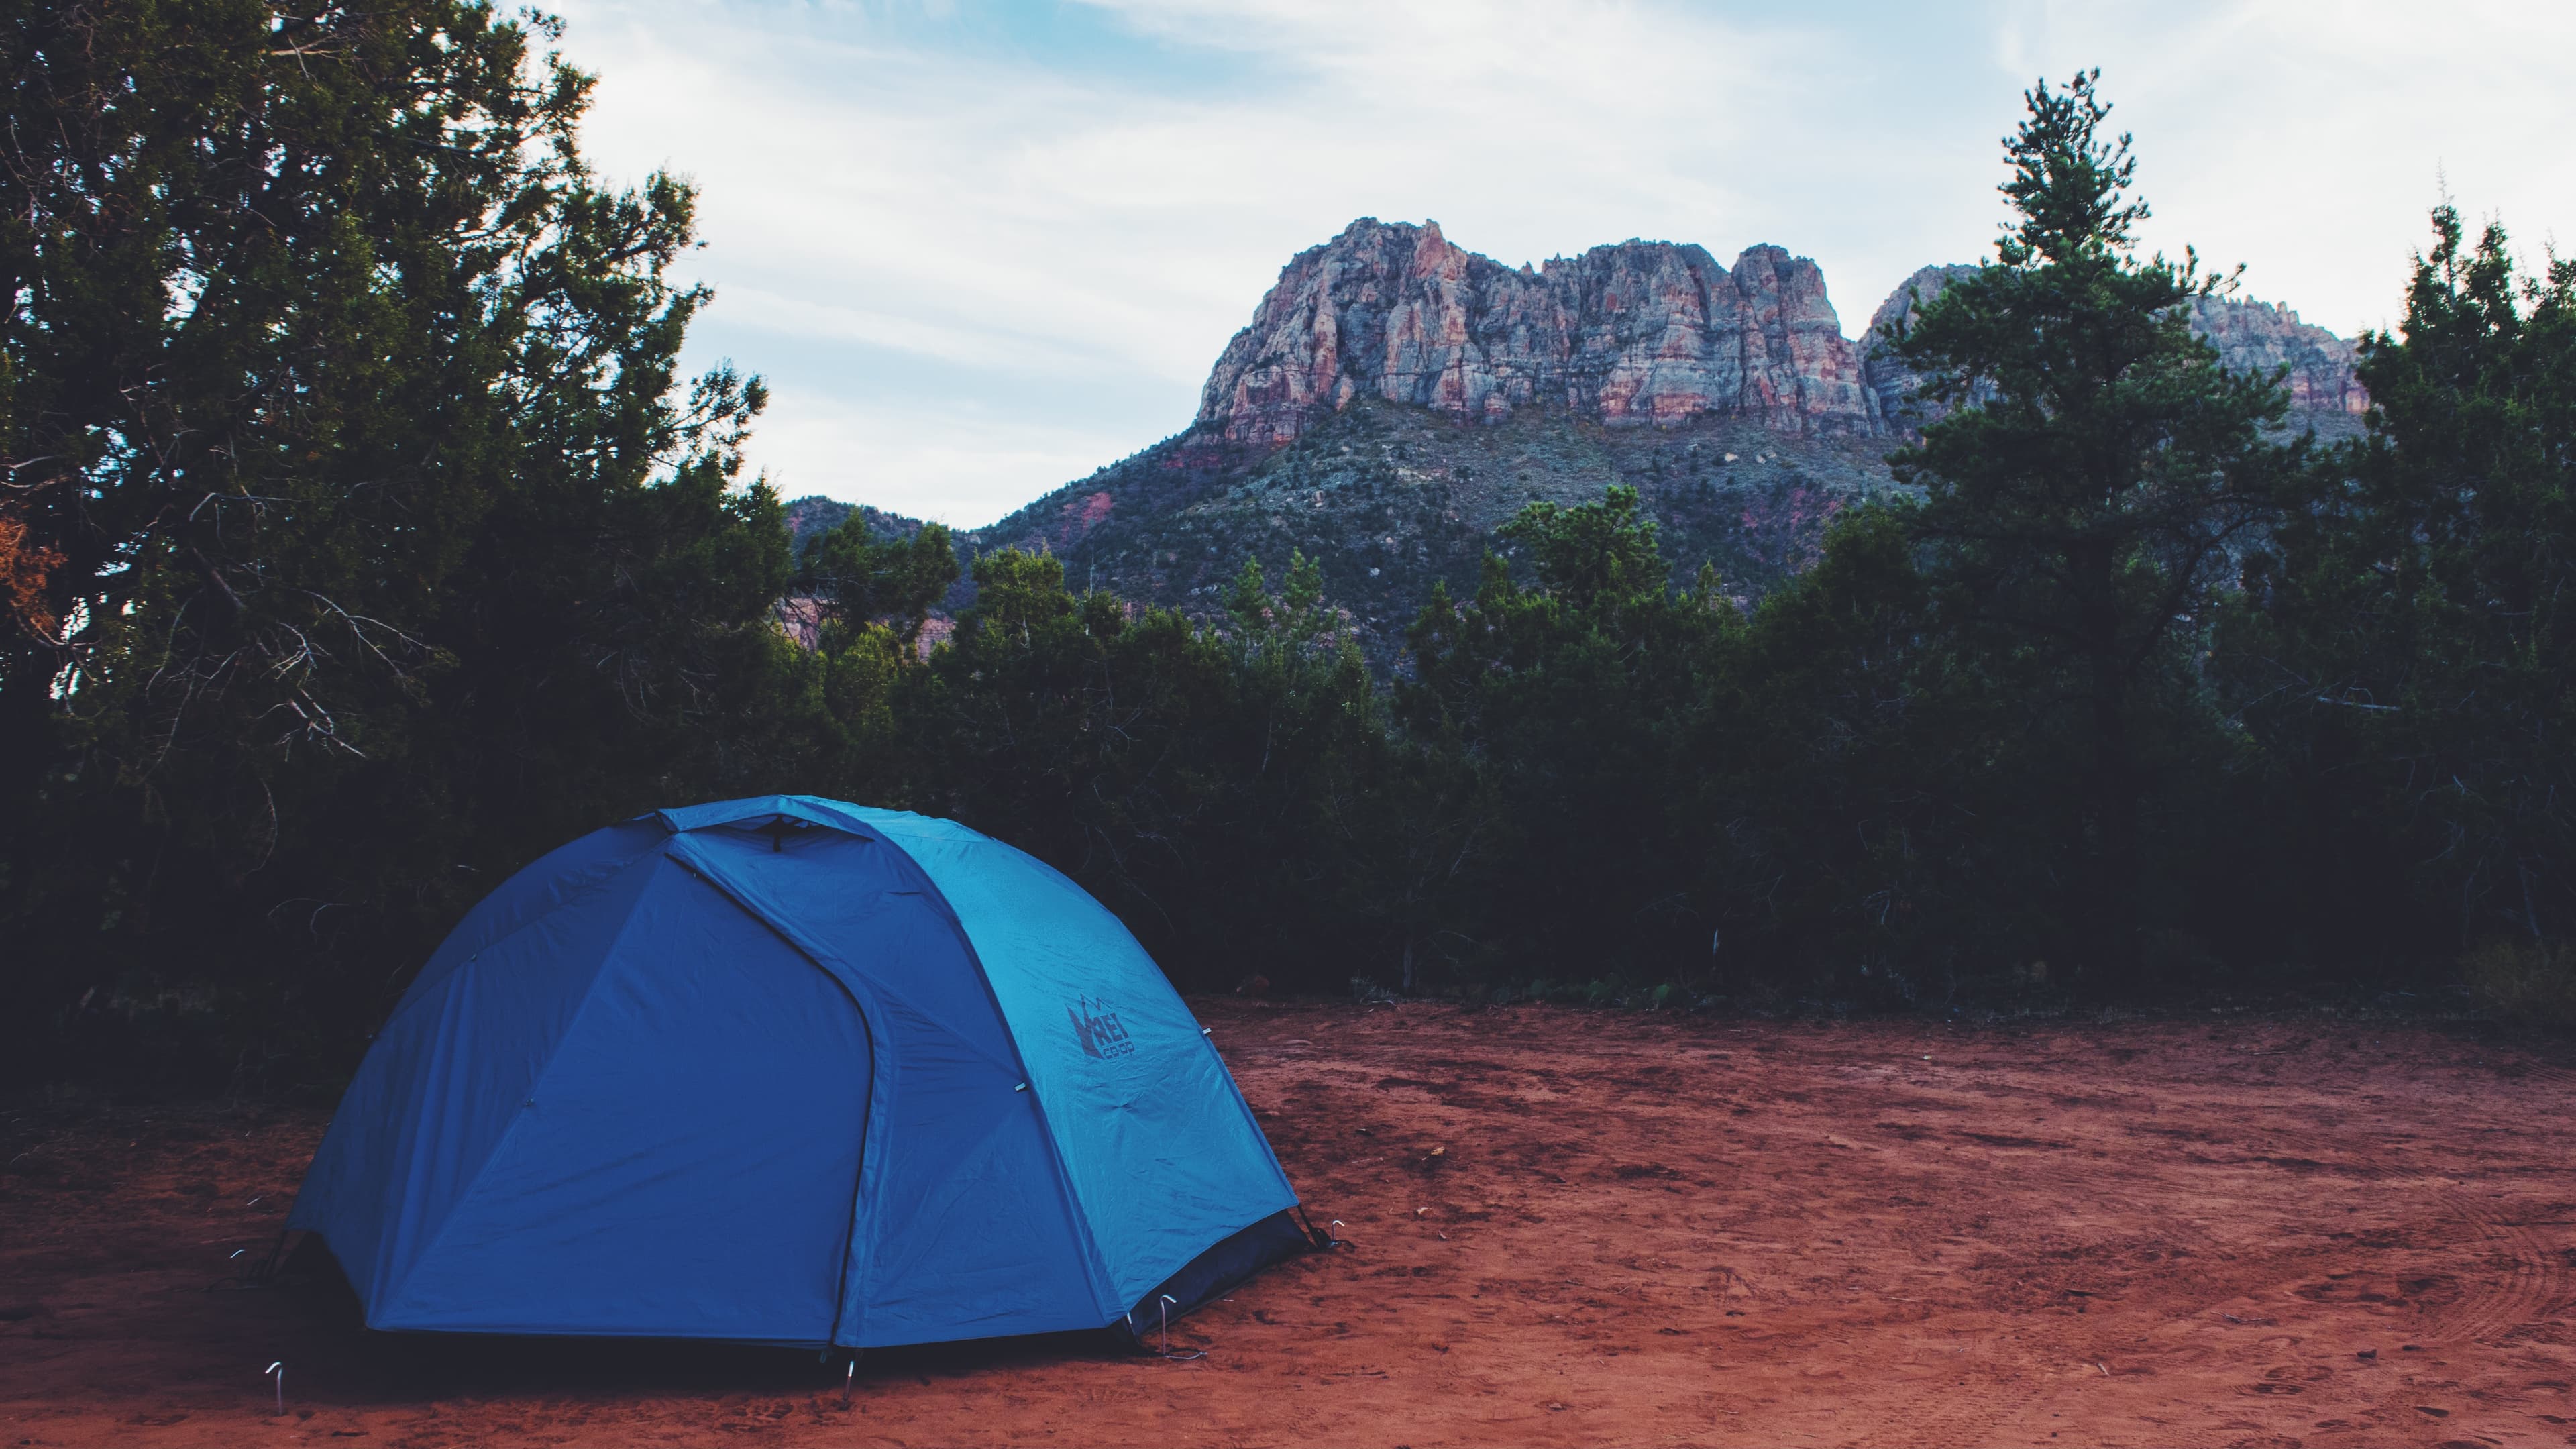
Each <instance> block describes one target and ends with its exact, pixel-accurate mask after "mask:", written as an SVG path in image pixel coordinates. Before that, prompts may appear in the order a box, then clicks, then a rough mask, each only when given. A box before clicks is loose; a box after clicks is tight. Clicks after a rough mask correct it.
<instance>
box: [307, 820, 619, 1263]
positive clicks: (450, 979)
mask: <svg viewBox="0 0 2576 1449" xmlns="http://www.w3.org/2000/svg"><path fill="white" fill-rule="evenodd" d="M607 833H608V832H605V831H602V832H600V834H603V835H604V834H607ZM660 868H661V862H660V859H659V856H658V854H643V855H636V854H625V853H622V852H621V853H620V856H619V858H618V864H617V866H616V869H615V871H614V873H613V874H611V875H609V876H608V877H607V878H606V879H604V880H603V879H599V878H597V874H596V872H597V869H598V867H597V865H596V861H595V860H592V861H585V862H583V865H582V869H583V870H584V871H585V872H588V873H589V876H590V878H588V879H586V880H585V881H584V882H583V883H582V885H581V886H580V887H579V888H578V889H577V890H574V891H571V892H567V893H564V894H563V895H562V896H559V897H556V899H557V901H558V905H559V906H560V904H561V901H562V900H564V899H570V900H572V901H573V902H574V904H573V905H572V906H571V907H570V908H557V909H547V910H543V911H523V912H520V913H518V914H517V915H516V917H515V918H513V919H510V920H509V922H508V925H509V928H508V929H506V930H499V931H489V932H486V933H483V935H482V936H481V939H480V941H479V943H478V949H476V950H472V951H466V952H460V953H458V954H456V955H455V956H454V957H453V959H452V960H450V962H449V963H448V969H447V970H446V971H445V972H444V973H443V974H442V975H441V976H440V977H439V978H438V979H437V980H436V981H423V982H418V983H415V984H414V986H413V988H412V989H411V990H410V991H409V992H407V993H406V994H405V995H404V997H403V1000H402V1002H401V1004H400V1005H399V1006H397V1007H396V1008H395V1012H394V1016H393V1018H392V1019H391V1020H390V1021H388V1022H387V1023H386V1024H385V1028H384V1030H383V1031H381V1032H379V1033H378V1034H377V1039H376V1044H375V1046H374V1047H373V1048H372V1049H371V1050H369V1052H368V1053H367V1059H366V1061H365V1062H363V1063H362V1064H361V1065H360V1066H359V1068H358V1074H357V1078H356V1080H354V1081H353V1082H351V1083H350V1086H349V1090H348V1093H347V1095H346V1096H345V1097H344V1098H343V1099H342V1101H341V1104H340V1109H339V1110H338V1111H337V1112H335V1113H334V1114H333V1115H332V1118H331V1126H330V1130H329V1131H328V1132H327V1133H326V1134H325V1136H324V1138H323V1143H322V1148H321V1151H320V1152H318V1153H317V1154H316V1155H315V1157H314V1167H313V1172H312V1174H311V1176H310V1177H309V1178H308V1179H307V1181H306V1183H305V1186H304V1189H303V1191H301V1192H300V1193H298V1194H297V1195H296V1200H295V1209H294V1211H293V1213H292V1214H291V1215H290V1216H289V1217H288V1220H287V1226H288V1227H290V1228H295V1229H299V1230H302V1231H308V1232H319V1233H321V1234H322V1235H323V1236H324V1237H325V1238H326V1239H327V1240H328V1241H329V1242H330V1244H331V1250H332V1253H333V1254H334V1255H335V1256H336V1257H337V1258H338V1259H339V1260H340V1265H341V1267H342V1269H343V1271H345V1272H346V1273H347V1274H348V1276H349V1281H350V1285H351V1286H352V1287H354V1288H356V1289H357V1290H358V1294H359V1298H360V1301H361V1302H368V1303H372V1302H375V1301H376V1295H377V1294H378V1293H380V1292H381V1291H383V1290H384V1289H386V1288H388V1287H390V1286H391V1285H392V1284H393V1283H394V1282H396V1281H398V1280H399V1279H400V1278H401V1277H402V1276H403V1275H404V1274H405V1273H406V1272H407V1271H409V1269H410V1268H411V1266H412V1265H413V1264H414V1263H415V1262H416V1261H417V1260H418V1258H419V1256H420V1253H421V1251H422V1250H423V1248H425V1247H426V1246H427V1244H428V1242H429V1240H430V1239H431V1238H432V1237H434V1236H435V1235H436V1233H437V1231H438V1229H439V1227H440V1226H441V1225H442V1224H443V1223H444V1222H445V1221H446V1218H447V1214H448V1212H449V1210H450V1209H451V1208H453V1207H454V1205H455V1204H456V1202H457V1200H458V1199H459V1198H460V1197H461V1196H462V1195H463V1194H464V1192H465V1189H466V1187H467V1185H468V1184H470V1183H471V1182H472V1181H473V1180H474V1178H475V1176H476V1174H478V1173H479V1172H481V1171H482V1169H483V1167H484V1164H485V1163H486V1162H487V1161H488V1160H489V1159H490V1157H491V1155H492V1150H493V1148H494V1146H495V1144H497V1143H498V1142H499V1141H500V1139H501V1135H502V1133H503V1132H504V1131H505V1130H507V1128H508V1127H509V1126H510V1124H511V1122H512V1121H513V1120H514V1109H515V1108H516V1106H517V1104H518V1102H519V1101H520V1099H521V1098H522V1097H524V1096H525V1095H526V1094H527V1089H528V1087H529V1086H530V1084H532V1083H533V1082H535V1081H536V1079H537V1077H538V1075H539V1074H540V1073H542V1072H543V1071H544V1070H545V1068H546V1065H547V1063H548V1062H549V1061H551V1060H552V1059H553V1056H554V1053H555V1050H556V1046H557V1044H558V1043H559V1042H560V1041H561V1039H562V1037H563V1034H564V1032H565V1031H566V1029H567V1028H568V1027H569V1025H570V1023H571V1022H572V1020H573V1017H574V1014H575V1013H576V1012H577V1011H578V1010H579V1009H580V1007H581V1004H582V1002H583V1000H584V999H585V998H586V997H587V996H588V994H589V991H590V987H591V983H592V981H593V980H594V979H595V978H596V976H597V975H598V973H599V971H600V968H601V966H602V964H603V963H604V962H605V961H606V960H607V958H608V956H609V953H610V952H611V950H613V949H614V947H615V945H616V941H617V936H618V931H619V929H620V928H621V927H622V926H623V924H624V922H625V920H626V917H627V916H628V914H629V913H630V912H632V911H633V910H634V909H635V906H636V904H637V902H638V901H639V900H641V899H642V898H643V896H644V893H645V891H646V889H647V887H648V886H649V884H650V883H651V881H652V879H653V876H654V874H655V872H656V871H657V870H659V869H660ZM549 894H550V893H549V892H546V891H543V890H530V891H524V892H521V893H519V899H520V901H521V902H522V903H525V902H534V901H540V900H543V899H546V898H548V896H549ZM496 914H499V913H496ZM485 920H486V924H489V921H490V918H485Z"/></svg>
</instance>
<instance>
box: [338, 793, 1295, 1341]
mask: <svg viewBox="0 0 2576 1449" xmlns="http://www.w3.org/2000/svg"><path fill="white" fill-rule="evenodd" d="M1301 1217H1302V1213H1301V1212H1300V1211H1299V1210H1298V1206H1297V1197H1296V1193H1295V1192H1294V1191H1293V1190H1292V1189H1291V1188H1290V1187H1289V1185H1288V1179H1287V1176H1286V1175H1285V1174H1284V1173H1282V1172H1281V1171H1280V1168H1279V1161H1278V1159H1277V1158H1276V1157H1275V1156H1273V1155H1272V1153H1271V1151H1270V1144H1269V1143H1268V1141H1266V1140H1265V1139H1264V1138H1263V1137H1262V1135H1261V1129H1260V1127H1259V1125H1258V1124H1256V1123H1255V1122H1254V1120H1253V1116H1252V1112H1251V1110H1250V1108H1248V1107H1247V1106H1246V1105H1245V1104H1244V1100H1243V1096H1242V1093H1240V1092H1239V1091H1237V1090H1236V1088H1235V1085H1234V1080H1233V1078H1232V1077H1231V1076H1229V1075H1228V1074H1227V1072H1226V1069H1225V1064H1224V1063H1223V1062H1222V1061H1220V1060H1219V1059H1218V1057H1217V1054H1216V1050H1215V1048H1214V1047H1213V1046H1212V1045H1210V1043H1209V1042H1208V1040H1207V1037H1206V1034H1205V1033H1203V1032H1202V1031H1201V1030H1200V1029H1199V1026H1198V1024H1197V1022H1196V1021H1195V1020H1193V1019H1192V1017H1191V1016H1190V1013H1189V1011H1188V1009H1187V1008H1186V1007H1184V1006H1183V1005H1182V1004H1181V999H1180V997H1179V996H1178V995H1176V994H1175V993H1174V992H1173V990H1172V988H1171V986H1170V984H1169V983H1168V982H1166V981H1165V980H1164V978H1163V975H1162V972H1161V971H1160V970H1158V969H1157V968H1156V967H1155V965H1154V963H1153V961H1152V959H1151V958H1149V957H1148V956H1147V955H1146V954H1145V951H1144V948H1143V947H1141V946H1139V945H1138V944H1137V943H1136V940H1135V938H1134V937H1133V936H1131V935H1129V934H1128V932H1127V930H1126V928H1125V927H1124V926H1122V925H1120V924H1119V922H1118V920H1117V918H1116V917H1114V916H1112V915H1110V914H1109V912H1108V911H1107V910H1105V909H1103V908H1102V907H1101V905H1100V903H1099V902H1097V901H1095V900H1093V899H1092V898H1091V897H1090V896H1089V895H1088V894H1086V893H1085V892H1084V891H1083V890H1082V888H1081V887H1079V886H1077V885H1075V884H1074V883H1073V882H1071V881H1069V880H1067V879H1065V878H1064V877H1063V876H1061V875H1059V874H1057V873H1056V872H1055V871H1053V870H1051V869H1049V868H1048V867H1046V866H1045V865H1043V864H1040V863H1039V862H1038V861H1036V860H1034V859H1032V858H1031V857H1029V856H1027V855H1025V854H1023V853H1021V852H1020V851H1017V850H1014V849H1012V848H1011V847H1010V846H1007V845H1004V844H1002V843H1000V842H999V841H995V840H992V839H989V838H987V837H985V836H983V835H979V834H977V833H976V832H974V831H972V830H969V829H966V828H965V827H964V826H961V825H956V824H952V823H950V822H948V821H944V820H933V819H929V818H926V817H923V816H919V815H910V814H905V813H902V812H900V811H891V810H872V809H867V808H863V807H860V806H856V805H848V804H843V803H840V802H838V801H832V800H823V799H818V798H815V797H812V796H805V795H784V796H766V797H761V798H756V799H749V800H731V801H726V802H723V803H721V804H714V805H700V806H696V807H693V808H690V809H684V810H662V811H657V812H655V813H654V814H651V815H647V816H643V817H640V818H638V819H635V820H631V821H628V822H627V823H625V824H623V825H615V826H611V827H609V828H608V829H605V830H600V831H597V832H594V833H593V834H590V835H586V836H583V837H582V838H581V839H579V840H576V841H574V842H573V843H571V844H570V845H566V846H564V847H563V848H561V849H559V850H557V851H555V852H554V853H552V854H550V855H548V856H546V857H544V858H543V859H541V860H539V861H537V862H536V863H535V864H533V865H531V866H529V867H528V868H527V869H525V870H523V871H521V872H519V873H518V874H517V875H515V876H513V877H511V878H510V880H509V881H508V882H507V883H506V884H504V885H503V886H502V887H501V888H500V889H499V890H497V891H494V892H493V893H492V894H491V896H490V897H488V898H487V899H485V900H484V901H483V902H482V904H480V905H478V906H476V907H475V908H474V910H473V912H472V913H471V914H469V915H468V916H467V917H466V918H465V920H464V922H463V924H461V925H459V926H458V927H457V928H456V930H455V932H454V933H453V934H452V935H450V936H449V937H448V938H447V940H446V942H445V943H444V944H442V945H441V946H440V947H439V949H438V952H437V954H436V955H434V956H433V957H431V959H430V961H429V964H428V965H427V966H426V967H425V968H423V969H422V971H421V974H420V977H419V979H418V980H417V981H415V982H413V983H412V987H411V989H410V991H409V992H407V993H406V994H405V995H404V997H403V999H402V1001H401V1003H400V1004H399V1005H398V1006H397V1007H396V1008H395V1009H394V1013H393V1017H392V1019H391V1020H390V1021H389V1022H388V1023H387V1024H386V1026H385V1028H384V1030H383V1031H382V1032H381V1033H380V1034H379V1035H378V1036H377V1038H376V1041H375V1044H374V1046H373V1047H372V1048H371V1049H370V1050H369V1051H368V1053H367V1057H366V1061H365V1063H364V1064H363V1065H362V1066H361V1067H360V1068H359V1070H358V1074H357V1078H356V1080H355V1081H353V1082H352V1083H351V1084H350V1087H349V1091H348V1095H347V1097H346V1098H345V1099H343V1101H342V1102H341V1104H340V1110H339V1112H338V1114H337V1115H336V1116H335V1117H334V1118H333V1119H332V1122H331V1128H330V1131H329V1133H328V1134H327V1135H326V1136H325V1137H324V1139H323V1142H322V1148H321V1151H320V1152H319V1153H318V1154H317V1155H316V1156H315V1158H314V1161H313V1167H312V1170H311V1172H310V1173H308V1174H307V1175H306V1177H305V1180H304V1187H303V1191H302V1192H301V1193H300V1194H299V1195H298V1197H297V1199H296V1203H295V1209H294V1212H293V1213H292V1214H291V1215H290V1217H289V1218H288V1226H289V1227H290V1228H291V1229H301V1230H303V1231H305V1232H308V1233H312V1234H315V1235H318V1236H319V1238H320V1239H321V1240H322V1243H323V1244H324V1246H326V1247H327V1248H328V1249H329V1250H330V1252H331V1254H332V1256H333V1257H335V1258H336V1259H337V1260H338V1262H339V1265H340V1267H341V1270H342V1271H343V1272H344V1273H346V1274H347V1276H348V1279H349V1284H350V1286H351V1287H352V1288H354V1289H355V1290H356V1293H357V1297H358V1300H359V1303H360V1304H361V1306H362V1307H363V1309H364V1312H365V1316H366V1322H367V1324H368V1326H370V1327H373V1328H381V1329H403V1330H444V1331H450V1332H467V1333H523V1334H579V1335H625V1336H642V1337H657V1338H665V1337H667V1338H701V1339H731V1340H737V1341H746V1342H760V1343H779V1344H798V1345H803V1346H807V1347H824V1346H831V1345H839V1346H842V1347H848V1348H863V1347H875V1346H880V1345H888V1344H904V1343H932V1342H941V1341H946V1340H953V1339H964V1338H984V1337H990V1336H997V1335H1003V1334H1021V1333H1046V1332H1055V1331H1060V1330H1068V1329H1085V1328H1102V1327H1108V1328H1111V1329H1115V1330H1119V1331H1122V1332H1124V1333H1126V1334H1128V1335H1129V1336H1131V1337H1137V1336H1141V1335H1143V1334H1145V1333H1147V1332H1150V1331H1151V1330H1152V1329H1153V1327H1154V1325H1155V1324H1156V1323H1157V1322H1158V1320H1159V1315H1160V1313H1161V1311H1163V1310H1165V1309H1166V1307H1167V1305H1166V1304H1165V1303H1164V1301H1163V1300H1164V1299H1165V1298H1166V1297H1168V1298H1169V1299H1170V1300H1171V1303H1170V1304H1169V1305H1168V1308H1169V1311H1171V1312H1173V1313H1180V1312H1186V1311H1188V1310H1189V1309H1190V1308H1192V1307H1195V1306H1197V1305H1198V1304H1200V1303H1203V1302H1205V1301H1207V1300H1208V1299H1210V1298H1212V1297H1214V1296H1215V1295H1217V1294H1219V1293H1222V1292H1224V1291H1226V1290H1227V1289H1228V1288H1231V1287H1232V1286H1233V1285H1235V1284H1236V1283H1239V1282H1241V1281H1243V1280H1244V1279H1245V1278H1247V1277H1249V1276H1251V1275H1252V1274H1253V1273H1256V1272H1258V1271H1259V1270H1260V1269H1262V1268H1263V1267H1266V1266H1268V1265H1269V1264H1271V1263H1274V1262H1277V1261H1279V1260H1280V1259H1282V1258H1285V1257H1288V1256H1290V1255H1291V1254H1294V1253H1296V1252H1299V1251H1301V1250H1303V1249H1305V1248H1306V1247H1307V1246H1309V1244H1310V1243H1312V1242H1313V1241H1314V1237H1313V1234H1312V1231H1311V1228H1310V1227H1308V1228H1301V1227H1300V1226H1299V1225H1298V1222H1299V1219H1300V1218H1301Z"/></svg>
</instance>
